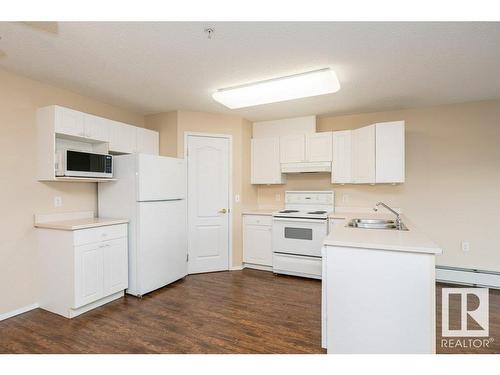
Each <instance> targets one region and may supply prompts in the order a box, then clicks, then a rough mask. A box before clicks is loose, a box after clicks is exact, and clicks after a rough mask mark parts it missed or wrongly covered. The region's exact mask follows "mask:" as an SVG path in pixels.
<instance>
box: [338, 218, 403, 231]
mask: <svg viewBox="0 0 500 375" xmlns="http://www.w3.org/2000/svg"><path fill="white" fill-rule="evenodd" d="M347 226H348V227H352V228H360V229H390V230H408V228H407V227H406V225H404V224H403V223H402V222H401V221H398V220H390V219H352V220H351V221H349V223H348V224H347Z"/></svg>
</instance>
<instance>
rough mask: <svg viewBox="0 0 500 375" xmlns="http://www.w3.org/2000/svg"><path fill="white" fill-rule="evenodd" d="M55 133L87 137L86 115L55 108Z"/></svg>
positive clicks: (71, 110)
mask: <svg viewBox="0 0 500 375" xmlns="http://www.w3.org/2000/svg"><path fill="white" fill-rule="evenodd" d="M55 122H56V123H55V131H56V133H59V134H65V135H72V136H75V137H85V124H84V113H83V112H78V111H75V110H73V109H69V108H64V107H59V106H55Z"/></svg>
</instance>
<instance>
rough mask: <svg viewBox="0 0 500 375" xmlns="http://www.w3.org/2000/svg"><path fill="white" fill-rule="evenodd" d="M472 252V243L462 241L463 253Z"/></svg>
mask: <svg viewBox="0 0 500 375" xmlns="http://www.w3.org/2000/svg"><path fill="white" fill-rule="evenodd" d="M469 250H470V243H469V241H462V251H465V252H467V251H469Z"/></svg>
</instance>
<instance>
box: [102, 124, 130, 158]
mask: <svg viewBox="0 0 500 375" xmlns="http://www.w3.org/2000/svg"><path fill="white" fill-rule="evenodd" d="M108 126H109V150H110V151H114V152H118V153H123V154H131V153H133V152H134V151H135V148H136V134H135V126H132V125H127V124H123V123H121V122H117V121H111V120H109V121H108Z"/></svg>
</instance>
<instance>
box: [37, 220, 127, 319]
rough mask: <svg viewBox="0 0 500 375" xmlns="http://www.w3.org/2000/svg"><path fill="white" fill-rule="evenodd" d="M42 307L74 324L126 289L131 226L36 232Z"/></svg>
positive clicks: (39, 229)
mask: <svg viewBox="0 0 500 375" xmlns="http://www.w3.org/2000/svg"><path fill="white" fill-rule="evenodd" d="M37 239H38V247H39V249H38V259H39V262H38V263H39V265H40V280H39V281H40V282H39V285H40V292H39V295H40V302H39V304H40V307H41V308H42V309H45V310H48V311H51V312H53V313H56V314H59V315H62V316H64V317H67V318H73V317H75V316H78V315H80V314H82V313H84V312H86V311H89V310H91V309H93V308H95V307H97V306H100V305H103V304H105V303H108V302H110V301H112V300H114V299H117V298H120V297H121V296H123V294H124V290H125V289H126V288H127V287H128V234H127V224H116V225H107V226H102V227H94V228H88V229H78V230H58V229H47V228H38V229H37Z"/></svg>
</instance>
